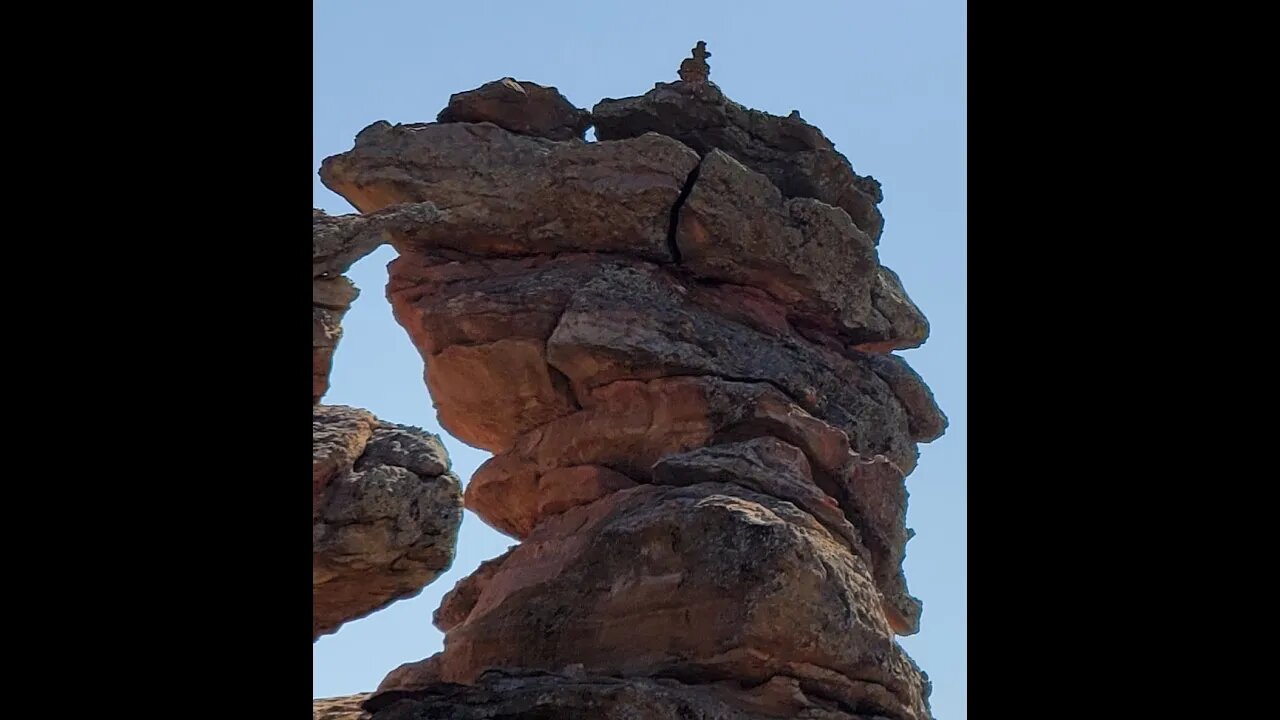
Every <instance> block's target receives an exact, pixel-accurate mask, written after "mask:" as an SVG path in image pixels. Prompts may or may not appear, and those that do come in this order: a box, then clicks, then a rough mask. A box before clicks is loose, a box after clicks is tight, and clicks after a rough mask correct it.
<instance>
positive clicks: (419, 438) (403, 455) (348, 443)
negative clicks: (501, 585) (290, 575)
mask: <svg viewBox="0 0 1280 720" xmlns="http://www.w3.org/2000/svg"><path fill="white" fill-rule="evenodd" d="M311 434H312V454H313V464H312V534H311V547H312V601H313V606H312V615H313V623H312V631H313V635H314V637H315V638H319V637H320V636H322V635H327V634H329V633H332V632H335V631H336V630H337V629H338V628H339V627H341V626H342V624H343V623H345V622H348V621H351V620H355V619H357V618H360V617H364V616H365V615H368V614H369V613H371V612H374V611H375V610H378V609H380V608H382V607H385V606H387V605H389V604H391V603H392V602H395V601H396V600H400V599H403V598H406V597H412V596H413V595H416V594H417V593H418V592H420V591H421V590H422V588H423V587H425V586H426V585H427V584H428V583H430V582H431V581H432V580H434V579H435V578H436V577H438V576H439V575H440V574H441V573H443V572H444V571H445V570H447V569H448V568H449V566H450V565H451V564H452V562H453V555H454V543H455V542H456V540H457V535H458V527H459V525H460V524H461V522H462V506H461V505H462V503H461V494H462V493H461V487H460V483H459V482H458V478H457V477H455V476H454V475H453V474H452V473H450V472H449V461H448V456H447V455H446V454H445V451H444V447H443V446H442V445H441V444H440V440H439V438H437V437H435V436H434V435H430V434H427V433H425V432H423V431H422V430H420V429H418V428H413V427H408V426H403V425H395V424H392V423H386V422H382V421H379V420H378V419H377V418H375V417H374V416H373V415H372V414H370V413H368V412H366V411H363V410H358V409H355V408H348V407H343V406H324V405H318V406H316V407H315V408H314V409H313V414H312V425H311Z"/></svg>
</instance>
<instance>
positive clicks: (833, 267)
mask: <svg viewBox="0 0 1280 720" xmlns="http://www.w3.org/2000/svg"><path fill="white" fill-rule="evenodd" d="M676 243H677V246H678V247H679V250H680V255H681V264H682V265H683V266H684V267H686V268H688V269H689V270H690V271H691V272H693V273H695V274H697V275H698V276H700V277H707V278H711V279H713V280H719V281H723V282H729V283H734V284H737V285H748V286H752V287H757V288H761V289H763V290H766V291H767V292H768V293H769V294H771V295H773V296H774V297H776V298H778V299H779V300H780V301H782V302H783V303H785V305H786V307H787V311H788V314H790V315H791V316H792V317H793V321H799V322H803V323H807V324H810V325H816V326H819V327H823V326H825V327H827V328H829V329H832V330H834V331H836V332H838V333H840V334H841V335H844V336H846V337H848V338H849V342H852V343H856V344H861V343H876V344H877V347H879V348H882V349H883V350H882V351H888V350H893V349H898V348H910V347H917V346H919V345H921V344H922V343H923V342H924V341H925V339H926V336H927V333H928V322H927V321H926V320H925V318H924V315H923V314H921V313H920V311H919V309H918V308H916V306H915V305H914V304H912V303H911V301H910V299H909V298H908V297H907V296H906V293H905V291H903V290H902V287H901V285H900V284H897V276H896V275H894V274H892V273H891V272H890V273H888V275H887V276H886V275H884V274H883V272H882V270H881V268H879V263H878V260H877V257H876V250H875V245H874V243H873V242H872V241H871V238H870V237H868V236H867V234H866V233H864V232H863V231H861V230H859V229H858V228H857V227H856V226H855V225H854V224H853V222H852V221H851V220H850V219H849V216H848V214H847V213H844V212H841V211H840V209H839V208H835V207H832V206H831V205H828V204H826V203H823V202H820V201H817V200H813V199H811V198H808V197H795V198H784V197H783V195H782V193H781V192H780V191H779V190H778V188H777V187H776V186H774V185H773V183H771V182H769V179H768V178H767V177H765V176H764V175H761V174H760V173H757V172H755V171H753V170H750V169H748V168H747V167H746V166H744V165H743V164H741V163H740V162H738V161H737V160H735V159H733V158H732V157H730V156H729V155H728V154H726V153H724V152H722V151H720V150H711V151H710V152H708V153H707V155H706V157H705V158H703V160H702V164H701V165H700V166H699V169H698V178H697V181H696V182H695V183H694V184H693V189H692V191H691V192H690V193H689V196H688V199H687V200H686V201H685V203H684V205H682V206H681V208H680V214H679V220H678V226H677V230H676Z"/></svg>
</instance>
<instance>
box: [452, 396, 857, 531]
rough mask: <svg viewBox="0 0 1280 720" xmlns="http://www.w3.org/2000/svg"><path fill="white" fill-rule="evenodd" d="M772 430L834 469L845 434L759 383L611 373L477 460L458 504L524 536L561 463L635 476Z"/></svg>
mask: <svg viewBox="0 0 1280 720" xmlns="http://www.w3.org/2000/svg"><path fill="white" fill-rule="evenodd" d="M761 436H772V437H777V438H781V439H783V440H785V441H786V442H788V443H790V444H792V445H794V446H796V447H800V448H803V449H804V450H805V453H806V455H808V457H809V458H810V459H811V461H812V462H814V463H815V464H817V465H819V467H821V468H824V469H830V470H832V471H836V470H838V469H839V468H841V467H843V465H844V463H845V462H847V460H848V458H849V440H848V437H847V436H846V435H845V434H844V433H842V432H840V431H838V430H836V429H835V428H832V427H831V426H829V425H827V424H826V423H823V422H822V421H820V420H818V419H816V418H814V417H812V416H811V415H809V414H808V413H806V412H805V411H804V410H803V409H802V408H800V407H798V406H797V405H795V403H793V402H791V401H790V400H788V399H787V398H786V396H784V395H783V394H782V393H780V392H778V391H777V390H776V389H775V388H774V387H772V386H771V385H768V384H766V383H744V382H733V381H726V380H721V379H720V378H717V377H714V376H708V377H684V378H661V379H656V380H651V381H648V382H644V381H619V382H615V383H611V384H609V385H606V386H603V387H600V388H597V389H595V390H593V391H592V392H591V393H590V394H589V395H588V396H587V397H585V398H584V408H583V410H582V411H581V412H577V413H574V414H572V415H568V416H566V417H563V418H560V419H558V420H555V421H553V422H550V423H547V424H546V425H544V426H542V427H540V428H538V429H536V430H534V431H532V432H529V433H527V434H525V435H523V436H521V438H520V439H519V440H518V441H517V442H516V444H515V445H514V446H513V447H512V448H511V450H510V451H508V452H506V453H503V454H501V455H497V456H495V457H493V458H490V459H489V460H487V461H486V462H485V463H484V464H482V465H481V466H480V467H479V468H478V469H477V470H476V472H475V473H474V474H473V475H472V477H471V481H470V482H469V483H468V484H467V492H466V505H467V507H468V508H469V509H470V510H472V511H473V512H475V513H476V514H477V515H479V516H480V517H481V519H483V520H484V521H485V522H486V523H488V524H489V525H491V526H492V527H494V528H496V529H498V530H500V531H502V532H505V533H507V534H509V535H511V536H512V537H516V538H524V537H526V536H527V535H528V534H529V533H530V532H531V531H532V530H533V528H534V527H535V526H536V525H537V524H538V522H539V521H540V520H541V519H542V518H543V515H544V513H543V507H544V506H543V501H544V500H543V498H544V495H543V484H542V478H543V477H544V476H546V475H547V474H549V473H552V472H553V471H556V470H557V469H560V468H571V467H575V466H583V465H589V466H598V467H604V468H608V469H610V470H613V471H615V472H618V473H620V474H622V475H624V476H626V477H627V478H629V479H631V480H632V481H634V482H651V481H652V475H651V469H652V467H653V465H654V464H655V463H657V462H658V461H659V460H661V459H663V458H664V457H666V456H668V455H672V454H675V453H682V452H686V451H688V450H692V449H695V448H699V447H702V446H704V445H707V444H710V443H713V442H717V441H724V442H732V441H735V440H742V439H750V438H753V437H761Z"/></svg>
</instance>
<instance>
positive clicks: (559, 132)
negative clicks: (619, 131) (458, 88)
mask: <svg viewBox="0 0 1280 720" xmlns="http://www.w3.org/2000/svg"><path fill="white" fill-rule="evenodd" d="M512 83H514V84H515V85H516V86H518V87H519V88H520V89H519V90H517V89H515V88H514V87H512ZM436 120H437V121H439V122H442V123H450V122H463V123H481V122H491V123H493V124H494V125H497V126H498V127H500V128H504V129H506V130H510V131H511V132H513V133H518V134H520V135H533V136H535V137H543V138H547V139H549V140H581V139H582V138H583V136H584V135H585V134H586V132H587V128H588V127H591V113H589V112H587V111H586V110H583V109H581V108H577V107H574V106H573V104H572V103H570V102H569V101H568V100H567V99H566V98H565V96H564V95H561V94H560V91H559V90H557V89H555V88H553V87H544V86H542V85H539V84H537V83H533V82H528V81H516V80H512V79H507V80H506V81H505V82H504V81H503V80H494V81H493V82H489V83H485V84H484V85H481V86H480V87H478V88H476V89H475V90H468V91H467V92H462V93H456V94H454V95H452V96H451V97H450V98H449V106H448V107H446V108H445V109H444V110H441V111H440V114H439V115H438V116H437V117H436Z"/></svg>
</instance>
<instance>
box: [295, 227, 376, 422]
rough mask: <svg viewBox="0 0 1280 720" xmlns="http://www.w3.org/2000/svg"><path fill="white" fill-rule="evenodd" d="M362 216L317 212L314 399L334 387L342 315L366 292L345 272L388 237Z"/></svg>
mask: <svg viewBox="0 0 1280 720" xmlns="http://www.w3.org/2000/svg"><path fill="white" fill-rule="evenodd" d="M368 225H369V223H368V222H367V221H366V220H365V219H364V218H359V217H352V216H346V217H331V216H329V215H328V214H326V213H325V212H324V211H323V210H318V209H312V214H311V277H312V280H311V401H312V403H313V404H314V403H318V402H320V399H321V398H323V397H324V394H325V393H326V392H328V391H329V371H330V370H331V369H332V367H333V354H334V352H335V351H336V350H337V347H338V342H339V341H340V340H341V339H342V318H343V316H344V315H346V314H347V310H349V309H350V308H351V303H353V302H354V301H355V299H356V297H358V296H359V294H360V291H359V290H357V289H356V286H355V285H353V284H352V283H351V281H350V280H348V279H347V278H346V277H343V275H342V273H344V272H346V271H347V270H348V269H349V268H350V267H351V266H352V265H353V264H355V262H356V261H357V260H359V259H360V258H362V257H364V256H365V255H368V254H369V253H371V252H373V251H374V250H375V249H377V247H378V246H379V245H381V244H382V242H383V241H384V238H382V237H381V234H380V233H379V232H377V231H370V230H369V227H368Z"/></svg>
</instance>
